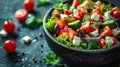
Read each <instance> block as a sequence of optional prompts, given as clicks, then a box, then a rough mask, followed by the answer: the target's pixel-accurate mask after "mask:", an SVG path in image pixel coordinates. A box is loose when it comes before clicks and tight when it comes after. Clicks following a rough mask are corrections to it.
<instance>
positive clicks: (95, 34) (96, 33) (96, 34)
mask: <svg viewBox="0 0 120 67" xmlns="http://www.w3.org/2000/svg"><path fill="white" fill-rule="evenodd" d="M90 35H92V36H95V37H96V36H99V32H98V30H95V31H93V32H91V33H90Z"/></svg>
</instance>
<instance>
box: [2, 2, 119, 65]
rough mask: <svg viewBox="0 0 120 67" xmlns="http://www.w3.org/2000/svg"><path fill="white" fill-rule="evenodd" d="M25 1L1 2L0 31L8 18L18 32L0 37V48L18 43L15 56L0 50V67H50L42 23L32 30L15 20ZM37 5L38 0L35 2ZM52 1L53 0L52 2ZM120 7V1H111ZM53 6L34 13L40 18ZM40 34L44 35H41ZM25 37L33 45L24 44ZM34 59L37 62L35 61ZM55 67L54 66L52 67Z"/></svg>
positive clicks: (48, 5)
mask: <svg viewBox="0 0 120 67" xmlns="http://www.w3.org/2000/svg"><path fill="white" fill-rule="evenodd" d="M23 1H24V0H0V30H1V29H2V24H3V22H4V21H5V20H6V19H7V18H11V19H12V20H13V21H14V22H15V25H16V30H15V33H14V34H13V35H10V36H9V37H7V38H1V37H0V47H2V44H3V42H4V41H5V40H8V39H13V40H15V42H16V43H17V49H16V52H15V53H14V54H7V53H6V51H5V50H4V49H3V48H0V67H50V66H47V65H45V63H43V61H42V58H43V57H44V56H45V55H46V54H47V52H49V51H51V50H50V48H49V47H48V45H47V43H46V41H45V39H44V37H43V36H42V35H43V27H42V23H41V24H40V25H39V27H38V28H35V29H30V28H28V27H26V26H24V25H22V24H21V23H20V22H18V21H17V20H16V19H15V18H14V12H15V11H16V10H17V9H21V8H23ZM34 1H35V3H36V2H37V0H34ZM51 1H52V0H51ZM111 1H113V2H116V3H117V4H118V5H120V0H111ZM52 5H53V4H47V5H45V6H42V7H39V8H37V7H35V9H34V11H33V12H32V13H33V14H34V15H36V16H37V17H40V16H41V15H40V11H42V12H44V13H46V11H47V10H48V9H49V8H50V7H51V6H52ZM40 33H41V34H42V35H40ZM25 35H29V36H30V37H32V40H33V41H32V43H31V44H29V45H28V44H24V43H23V41H22V40H21V39H22V37H24V36H25ZM33 57H34V58H35V60H36V61H33ZM51 67H53V66H51Z"/></svg>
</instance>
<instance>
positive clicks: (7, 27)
mask: <svg viewBox="0 0 120 67" xmlns="http://www.w3.org/2000/svg"><path fill="white" fill-rule="evenodd" d="M3 29H4V30H5V31H6V32H7V33H13V32H14V30H15V24H14V22H13V21H11V20H8V21H5V22H4V23H3Z"/></svg>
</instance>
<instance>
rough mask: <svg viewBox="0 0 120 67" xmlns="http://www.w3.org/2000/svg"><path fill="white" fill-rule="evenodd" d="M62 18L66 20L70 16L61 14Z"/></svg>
mask: <svg viewBox="0 0 120 67" xmlns="http://www.w3.org/2000/svg"><path fill="white" fill-rule="evenodd" d="M60 17H61V19H62V20H64V19H65V18H66V17H68V15H65V14H60Z"/></svg>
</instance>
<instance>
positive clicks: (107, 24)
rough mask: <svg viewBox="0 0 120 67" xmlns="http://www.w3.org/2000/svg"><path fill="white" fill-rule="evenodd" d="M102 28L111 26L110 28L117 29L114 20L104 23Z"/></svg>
mask: <svg viewBox="0 0 120 67" xmlns="http://www.w3.org/2000/svg"><path fill="white" fill-rule="evenodd" d="M102 26H109V27H110V28H116V25H115V21H114V20H107V21H105V22H103V23H102Z"/></svg>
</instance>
